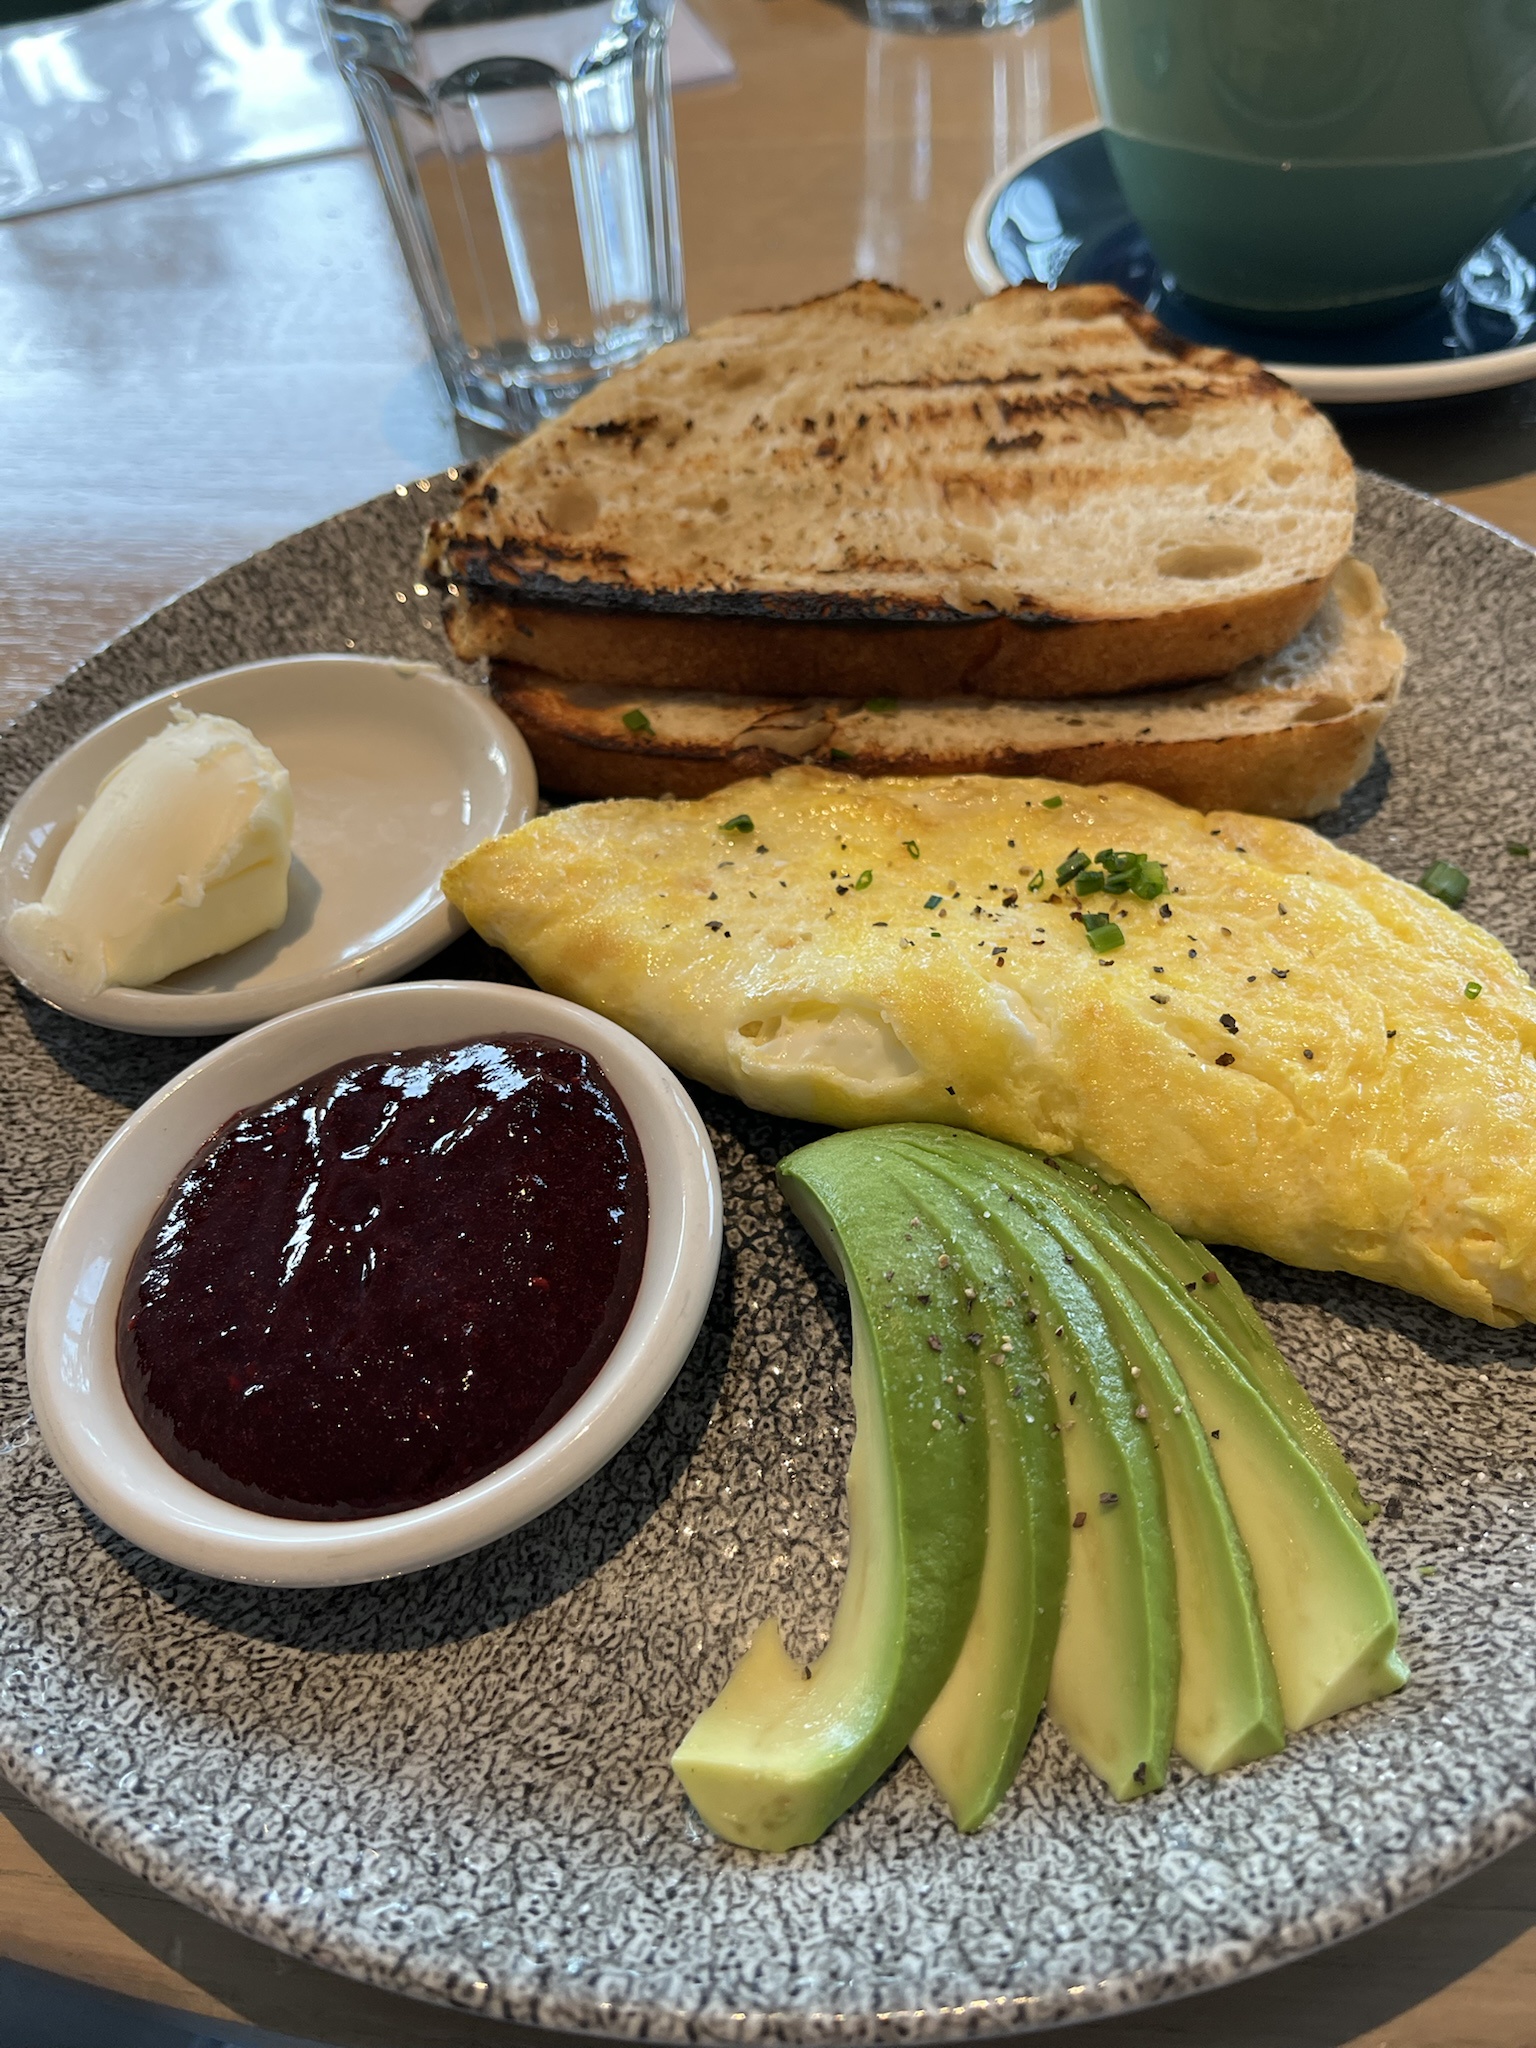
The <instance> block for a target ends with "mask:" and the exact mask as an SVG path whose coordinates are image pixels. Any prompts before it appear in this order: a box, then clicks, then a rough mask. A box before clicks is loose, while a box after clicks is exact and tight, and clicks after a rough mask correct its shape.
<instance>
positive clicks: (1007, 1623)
mask: <svg viewBox="0 0 1536 2048" xmlns="http://www.w3.org/2000/svg"><path fill="white" fill-rule="evenodd" d="M903 1149H904V1150H907V1148H903ZM908 1156H909V1157H911V1159H912V1163H913V1164H914V1166H920V1167H921V1168H922V1169H924V1175H925V1178H924V1185H923V1193H922V1197H921V1200H922V1206H923V1209H924V1212H925V1213H926V1214H927V1215H928V1216H929V1217H930V1218H931V1219H932V1220H933V1222H934V1224H935V1226H936V1228H937V1229H938V1230H939V1231H940V1232H941V1233H942V1234H943V1235H944V1236H945V1237H946V1239H947V1241H948V1243H949V1244H950V1246H951V1248H952V1250H951V1257H952V1258H953V1259H954V1260H955V1261H956V1263H957V1264H958V1265H959V1267H960V1270H961V1272H962V1275H963V1278H964V1283H965V1285H966V1286H968V1287H970V1288H971V1289H972V1290H973V1291H974V1294H975V1301H974V1303H973V1305H972V1308H973V1313H972V1318H971V1328H970V1330H969V1331H968V1332H967V1337H968V1340H969V1341H970V1342H971V1344H972V1355H973V1361H974V1366H973V1369H974V1374H975V1380H974V1385H975V1387H976V1389H977V1391H978V1392H979V1394H980V1396H981V1399H982V1401H983V1402H984V1404H985V1414H986V1425H987V1457H988V1475H987V1551H986V1560H985V1562H984V1564H983V1566H982V1573H981V1585H980V1589H979V1591H978V1593H977V1596H976V1609H975V1612H974V1613H973V1615H972V1616H971V1625H970V1628H969V1629H968V1630H967V1632H966V1637H965V1641H964V1643H963V1644H962V1645H961V1647H960V1654H959V1656H958V1657H957V1658H956V1659H955V1665H954V1669H953V1670H952V1671H951V1672H950V1675H949V1679H948V1681H947V1683H946V1684H945V1686H944V1690H943V1691H942V1692H941V1693H940V1694H939V1696H938V1698H937V1699H936V1700H935V1701H934V1703H933V1705H932V1706H931V1707H930V1708H929V1709H928V1712H927V1714H926V1715H925V1716H924V1717H923V1720H922V1722H921V1723H920V1724H919V1726H918V1728H917V1731H916V1733H915V1734H914V1735H913V1737H912V1745H911V1746H912V1753H913V1755H914V1756H915V1757H916V1758H917V1760H918V1762H919V1763H920V1764H921V1765H922V1767H923V1769H924V1770H925V1771H926V1772H927V1773H928V1776H929V1777H930V1778H931V1779H932V1780H933V1782H934V1784H935V1786H937V1788H938V1790H939V1792H940V1794H941V1795H942V1796H943V1798H944V1800H945V1801H946V1803H947V1804H948V1806H949V1810H950V1812H951V1814H952V1815H953V1816H954V1820H955V1824H956V1826H957V1827H959V1828H960V1829H961V1830H962V1831H963V1832H965V1833H970V1832H971V1831H972V1830H974V1829H976V1828H979V1827H980V1826H981V1824H982V1822H983V1821H984V1820H985V1819H986V1818H987V1816H988V1815H989V1814H990V1813H991V1812H992V1810H993V1808H994V1807H995V1806H996V1805H997V1803H998V1801H999V1800H1000V1799H1001V1798H1002V1797H1003V1795H1004V1794H1005V1793H1006V1792H1007V1790H1008V1788H1009V1786H1010V1785H1011V1784H1012V1783H1013V1781H1014V1778H1015V1777H1016V1776H1017V1774H1018V1768H1019V1762H1020V1759H1021V1758H1022V1757H1023V1754H1024V1751H1025V1749H1026V1748H1027V1747H1028V1745H1029V1739H1030V1737H1031V1735H1032V1734H1033V1733H1034V1729H1035V1723H1036V1722H1037V1721H1038V1720H1039V1718H1040V1709H1041V1708H1042V1706H1043V1705H1044V1704H1045V1693H1046V1687H1047V1685H1048V1684H1049V1682H1050V1676H1051V1664H1052V1660H1053V1659H1054V1657H1055V1653H1056V1638H1057V1634H1058V1631H1059V1629H1060V1625H1061V1604H1062V1595H1063V1593H1064V1591H1065V1588H1066V1579H1067V1524H1068V1517H1067V1490H1066V1480H1065V1477H1064V1474H1063V1467H1062V1456H1061V1435H1060V1430H1059V1428H1058V1425H1057V1420H1056V1398H1055V1395H1054V1393H1053V1392H1052V1389H1051V1380H1050V1374H1049V1372H1048V1371H1047V1369H1046V1365H1045V1361H1044V1358H1043V1356H1042V1354H1041V1351H1040V1347H1039V1345H1038V1343H1037V1342H1036V1341H1035V1337H1034V1330H1033V1327H1032V1326H1031V1324H1030V1323H1029V1321H1028V1320H1027V1318H1026V1316H1025V1314H1024V1313H1023V1311H1022V1310H1021V1309H1019V1307H1018V1306H1017V1300H1016V1295H1015V1290H1014V1286H1013V1276H1012V1274H1011V1272H1010V1270H1009V1268H1008V1267H1007V1266H1006V1265H1005V1264H1004V1262H1003V1260H1002V1258H1001V1257H1000V1255H999V1252H998V1248H997V1244H996V1241H995V1239H994V1238H993V1235H992V1230H991V1225H990V1222H989V1221H988V1220H987V1218H986V1217H984V1216H983V1214H982V1213H981V1212H982V1204H981V1202H980V1201H979V1200H978V1199H976V1195H975V1190H974V1188H972V1187H971V1186H968V1185H967V1184H966V1183H965V1182H964V1180H963V1179H962V1178H960V1177H958V1176H956V1177H954V1178H951V1176H950V1175H949V1174H948V1173H947V1171H945V1168H946V1167H947V1162H945V1161H933V1160H929V1159H928V1158H926V1157H925V1156H924V1154H923V1149H922V1147H921V1146H913V1147H912V1148H910V1151H909V1154H908ZM935 1168H937V1169H938V1170H934V1169H935ZM977 1340H979V1342H978V1341H977ZM966 1381H967V1384H968V1386H969V1385H970V1384H971V1383H972V1382H971V1374H970V1373H969V1372H968V1373H967V1374H966Z"/></svg>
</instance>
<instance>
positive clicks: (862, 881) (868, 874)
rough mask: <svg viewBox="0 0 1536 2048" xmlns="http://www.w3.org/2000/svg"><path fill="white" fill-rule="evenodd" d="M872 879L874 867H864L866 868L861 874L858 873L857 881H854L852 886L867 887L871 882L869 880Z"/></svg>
mask: <svg viewBox="0 0 1536 2048" xmlns="http://www.w3.org/2000/svg"><path fill="white" fill-rule="evenodd" d="M874 879H875V871H874V869H873V868H866V869H865V870H864V872H863V874H862V875H860V877H859V879H858V880H857V881H856V882H855V883H854V885H853V886H854V887H855V889H867V888H868V887H869V885H870V883H871V882H872V881H873V880H874Z"/></svg>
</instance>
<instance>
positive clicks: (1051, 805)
mask: <svg viewBox="0 0 1536 2048" xmlns="http://www.w3.org/2000/svg"><path fill="white" fill-rule="evenodd" d="M1061 805H1062V799H1061V798H1060V797H1059V796H1048V797H1047V798H1046V799H1045V801H1044V803H1042V804H1041V806H1040V808H1041V810H1042V811H1059V810H1060V809H1061Z"/></svg>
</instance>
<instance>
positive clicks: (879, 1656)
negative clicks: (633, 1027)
mask: <svg viewBox="0 0 1536 2048" xmlns="http://www.w3.org/2000/svg"><path fill="white" fill-rule="evenodd" d="M779 1178H780V1183H781V1186H782V1187H783V1190H784V1192H785V1195H786V1197H787V1199H788V1200H789V1202H790V1204H791V1206H792V1207H793V1209H794V1210H795V1212H796V1213H797V1214H798V1215H799V1216H800V1218H801V1220H802V1221H803V1222H804V1223H805V1225H806V1226H807V1228H808V1230H809V1231H810V1233H811V1235H812V1237H813V1238H814V1239H815V1241H816V1242H817V1244H818V1245H819V1246H820V1247H821V1249H822V1251H823V1252H824V1253H825V1255H826V1256H827V1258H828V1260H829V1262H830V1263H831V1264H832V1265H833V1266H834V1267H836V1268H838V1269H839V1270H840V1271H841V1273H842V1276H843V1279H844V1281H845V1283H846V1285H847V1287H848V1292H849V1300H850V1309H851V1315H852V1325H853V1371H852V1382H853V1398H854V1411H855V1417H856V1425H857V1426H856V1434H855V1439H854V1447H853V1453H852V1458H851V1461H850V1465H849V1473H848V1510H849V1558H848V1575H847V1579H846V1582H845V1585H844V1589H843V1595H842V1599H841V1602H840V1604H839V1607H838V1612H837V1616H836V1620H835V1622H834V1625H833V1628H832V1632H831V1636H830V1638H829V1640H828V1643H827V1647H826V1649H825V1650H824V1651H823V1653H822V1655H821V1657H820V1659H819V1660H818V1662H817V1663H816V1665H815V1666H814V1668H813V1669H812V1670H811V1671H810V1672H809V1673H807V1672H805V1671H804V1670H803V1669H802V1668H801V1666H800V1665H799V1664H797V1663H796V1662H794V1661H793V1660H792V1659H791V1658H790V1657H789V1655H788V1654H787V1653H786V1651H785V1649H784V1647H783V1645H782V1643H781V1641H780V1637H779V1630H778V1625H777V1623H776V1622H771V1621H770V1622H767V1623H765V1624H763V1625H762V1626H761V1627H760V1628H759V1629H758V1631H757V1633H756V1635H755V1636H754V1638H753V1640H752V1643H751V1646H750V1648H749V1649H748V1650H747V1652H746V1654H745V1655H744V1656H743V1657H742V1659H741V1660H740V1662H739V1663H738V1665H737V1666H736V1669H735V1670H734V1671H733V1673H732V1674H731V1676H730V1678H729V1679H728V1681H727V1683H726V1685H725V1687H724V1688H723V1690H722V1691H721V1693H720V1694H719V1696H718V1698H717V1699H716V1700H715V1701H714V1703H713V1704H712V1705H711V1706H709V1707H707V1708H706V1709H705V1710H704V1712H703V1713H702V1714H701V1715H700V1716H699V1718H698V1720H697V1721H696V1722H695V1723H694V1725H693V1727H692V1728H691V1729H690V1731H689V1732H688V1734H687V1736H686V1737H685V1738H684V1740H683V1742H682V1744H681V1745H680V1747H679V1748H678V1750H677V1753H676V1755H675V1756H674V1758H673V1767H674V1769H675V1770H676V1772H677V1775H678V1777H679V1778H680V1779H681V1781H682V1783H683V1785H684V1787H685V1788H686V1790H687V1792H688V1793H689V1795H690V1797H691V1798H692V1800H693V1802H694V1804H695V1806H696V1807H697V1808H698V1811H699V1813H700V1815H701V1816H702V1818H703V1819H704V1820H705V1821H706V1822H707V1823H708V1825H709V1826H710V1827H711V1828H713V1829H714V1831H715V1832H716V1833H717V1834H720V1835H723V1836H725V1837H726V1839H728V1840H730V1841H733V1842H737V1843H740V1844H742V1845H744V1846H746V1847H750V1848H758V1849H786V1848H790V1847H794V1846H796V1845H798V1844H801V1843H805V1842H810V1841H814V1840H815V1839H816V1838H817V1837H818V1836H819V1835H820V1834H821V1833H822V1832H823V1831H824V1830H825V1829H826V1828H827V1827H828V1826H830V1824H831V1823H832V1821H833V1820H835V1819H836V1817H837V1816H838V1814H840V1813H841V1812H843V1811H844V1810H845V1809H846V1808H847V1807H848V1806H850V1805H851V1804H852V1803H853V1802H854V1801H855V1800H856V1799H858V1798H859V1797H860V1796H861V1795H862V1794H863V1793H864V1792H865V1791H867V1790H868V1789H869V1787H870V1786H871V1785H873V1784H874V1783H875V1781H876V1780H877V1779H878V1778H879V1776H880V1775H881V1773H882V1772H883V1771H884V1770H885V1769H886V1768H887V1767H888V1766H889V1765H890V1764H891V1763H892V1762H893V1761H894V1760H895V1759H896V1757H897V1756H898V1755H899V1754H900V1752H901V1750H902V1749H903V1748H904V1747H906V1746H907V1745H909V1744H910V1746H911V1748H912V1749H913V1751H914V1753H915V1754H916V1756H917V1758H918V1760H919V1762H920V1763H921V1764H922V1766H923V1767H924V1769H925V1770H926V1771H927V1773H928V1775H929V1777H930V1778H931V1779H932V1781H933V1783H934V1784H935V1786H936V1787H937V1789H938V1790H939V1792H940V1793H941V1794H942V1796H943V1797H944V1799H945V1800H946V1802H947V1803H948V1805H949V1807H950V1810H951V1812H952V1813H953V1815H954V1818H955V1820H956V1823H957V1824H958V1825H959V1826H960V1827H961V1828H962V1829H966V1830H969V1829H972V1828H976V1827H979V1826H980V1825H981V1824H982V1822H983V1821H984V1820H985V1819H986V1818H987V1816H988V1814H990V1813H991V1812H992V1811H993V1809H994V1808H995V1807H996V1805H997V1803H998V1801H999V1800H1000V1799H1001V1798H1002V1797H1003V1796H1004V1794H1005V1793H1006V1792H1007V1790H1008V1788H1009V1786H1010V1784H1011V1783H1012V1780H1013V1778H1014V1775H1015V1773H1016V1771H1017V1769H1018V1765H1019V1762H1020V1760H1021V1758H1022V1755H1023V1752H1024V1750H1025V1748H1026V1747H1027V1745H1028V1742H1029V1738H1030V1735H1031V1733H1032V1731H1033V1729H1034V1726H1035V1723H1036V1720H1037V1718H1038V1716H1039V1713H1040V1709H1041V1705H1042V1701H1044V1702H1045V1703H1046V1705H1047V1709H1048V1711H1049V1713H1050V1715H1051V1717H1052V1719H1053V1720H1055V1721H1056V1723H1057V1725H1058V1726H1059V1727H1060V1728H1061V1729H1062V1731H1063V1733H1064V1734H1065V1735H1066V1736H1067V1738H1068V1740H1069V1741H1070V1742H1071V1744H1072V1746H1073V1747H1074V1748H1075V1749H1076V1750H1077V1752H1078V1754H1079V1755H1080V1756H1081V1757H1082V1758H1083V1760H1084V1761H1085V1762H1086V1763H1087V1764H1088V1765H1089V1767H1090V1768H1091V1769H1092V1770H1093V1771H1094V1772H1096V1773H1097V1775H1098V1776H1099V1777H1101V1778H1102V1779H1103V1780H1104V1782H1105V1783H1106V1785H1107V1786H1108V1787H1109V1789H1110V1790H1111V1791H1112V1792H1113V1793H1114V1794H1115V1795H1116V1796H1117V1797H1119V1798H1122V1799H1129V1798H1135V1797H1138V1796H1140V1795H1141V1794H1143V1793H1145V1792H1150V1791H1154V1790H1156V1789H1157V1788H1158V1787H1159V1786H1160V1785H1161V1784H1162V1783H1163V1782H1164V1780H1165V1776H1166V1771H1167V1765H1168V1758H1169V1755H1170V1751H1171V1749H1172V1748H1174V1747H1177V1749H1178V1750H1179V1752H1180V1753H1181V1754H1182V1755H1184V1756H1185V1757H1187V1758H1188V1759H1189V1760H1190V1761H1191V1762H1192V1763H1194V1764H1195V1765H1196V1766H1197V1768H1199V1769H1201V1770H1203V1771H1207V1772H1211V1771H1217V1770H1224V1769H1227V1768H1229V1767H1231V1766H1233V1765H1236V1764H1240V1763H1245V1762H1249V1761H1252V1760H1254V1759H1256V1758H1259V1757H1262V1756H1266V1755H1269V1754H1272V1753H1273V1752H1274V1751H1275V1750H1277V1749H1279V1748H1280V1747H1281V1746H1282V1745H1283V1743H1284V1739H1285V1732H1286V1730H1287V1729H1288V1728H1289V1729H1299V1728H1304V1727H1307V1726H1309V1725H1311V1723H1313V1722H1314V1721H1317V1720H1321V1719H1323V1718H1324V1717H1326V1716H1327V1715H1330V1714H1335V1713H1338V1712H1340V1711H1342V1710H1343V1709H1344V1708H1346V1707H1350V1706H1355V1705H1359V1704H1361V1703H1363V1702H1365V1701H1367V1700H1372V1699H1377V1698H1380V1697H1382V1696H1383V1695H1384V1694H1386V1693H1388V1692H1392V1691H1395V1690H1396V1689H1397V1688H1398V1687H1399V1686H1400V1685H1402V1684H1403V1683H1404V1681H1405V1679H1406V1677H1407V1671H1406V1667H1405V1666H1404V1664H1403V1662H1402V1660H1401V1658H1400V1656H1399V1655H1398V1653H1397V1612H1396V1608H1395V1605H1394V1603H1393V1599H1392V1594H1391V1590H1390V1588H1389V1587H1388V1585H1387V1583H1386V1580H1385V1578H1384V1577H1383V1576H1382V1573H1381V1570H1380V1567H1379V1566H1378V1565H1377V1563H1376V1561H1375V1558H1374V1557H1373V1556H1372V1554H1371V1551H1370V1549H1369V1547H1368V1545H1367V1544H1366V1542H1365V1540H1364V1537H1363V1535H1362V1533H1361V1529H1360V1526H1359V1525H1360V1523H1361V1522H1363V1521H1365V1520H1367V1519H1368V1518H1369V1515H1370V1513H1371V1512H1372V1511H1371V1510H1370V1509H1368V1508H1367V1506H1366V1504H1365V1502H1364V1501H1363V1499H1362V1497H1361V1494H1360V1490H1359V1487H1358V1485H1357V1483H1356V1481H1355V1478H1354V1475H1353V1473H1351V1471H1350V1469H1349V1467H1348V1465H1347V1464H1346V1463H1345V1461H1344V1459H1343V1457H1342V1455H1341V1453H1340V1452H1339V1450H1338V1447H1337V1446H1336V1445H1335V1444H1334V1442H1333V1440H1332V1438H1331V1437H1330V1436H1329V1434H1328V1432H1327V1429H1326V1427H1325V1426H1324V1424H1323V1422H1322V1420H1321V1418H1320V1417H1319V1416H1318V1414H1317V1411H1316V1409H1315V1408H1313V1406H1312V1404H1311V1402H1310V1401H1309V1400H1308V1399H1307V1396H1306V1394H1305V1393H1304V1392H1303V1391H1302V1389H1301V1387H1300V1386H1299V1385H1298V1384H1297V1382H1296V1381H1295V1379H1294V1378H1293V1377H1292V1375H1291V1373H1290V1371H1289V1368H1288V1367H1287V1366H1286V1364H1285V1362H1284V1360H1283V1358H1282V1357H1281V1355H1280V1353H1279V1351H1278V1349H1277V1347H1276V1346H1275V1344H1274V1341H1273V1339H1272V1338H1271V1337H1270V1335H1269V1333H1268V1331H1267V1329H1266V1328H1265V1327H1264V1325H1263V1323H1262V1321H1261V1320H1260V1318H1259V1317H1258V1315H1257V1313H1256V1311H1255V1310H1254V1309H1253V1308H1252V1306H1251V1304H1249V1303H1248V1301H1247V1300H1246V1298H1245V1297H1244V1296H1243V1294H1242V1291H1241V1289H1240V1288H1239V1287H1238V1286H1237V1283H1236V1282H1235V1281H1234V1280H1233V1279H1232V1277H1231V1275H1230V1274H1228V1273H1227V1272H1226V1271H1225V1270H1224V1269H1223V1268H1221V1267H1219V1266H1218V1265H1217V1263H1216V1262H1215V1261H1214V1260H1213V1259H1212V1258H1211V1256H1210V1254H1209V1252H1208V1251H1206V1249H1205V1248H1204V1247H1203V1246H1201V1245H1196V1244H1193V1243H1191V1242H1190V1241H1188V1240H1186V1239H1184V1238H1181V1237H1179V1236H1178V1234H1177V1233H1176V1232H1174V1231H1173V1230H1171V1229H1170V1228H1169V1227H1168V1226H1167V1225H1166V1224H1163V1223H1162V1222H1161V1221H1160V1220H1159V1219H1158V1218H1157V1217H1155V1216H1153V1214H1152V1212H1151V1211H1150V1210H1149V1209H1147V1208H1146V1206H1145V1204H1144V1203H1142V1202H1141V1201H1140V1200H1139V1198H1138V1197H1137V1196H1135V1195H1134V1194H1132V1193H1131V1192H1130V1191H1129V1190H1126V1189H1120V1188H1112V1187H1109V1186H1107V1185H1106V1184H1105V1183H1103V1182H1101V1181H1100V1180H1099V1179H1098V1178H1097V1177H1096V1176H1095V1175H1093V1174H1091V1173H1089V1172H1087V1170H1086V1169H1084V1168H1081V1167H1076V1166H1072V1165H1070V1164H1063V1163H1061V1162H1058V1161H1055V1160H1046V1159H1044V1158H1042V1157H1041V1156H1040V1155H1039V1154H1037V1153H1029V1152H1024V1151H1021V1150H1019V1149H1018V1148H1016V1147H1013V1146H1009V1145H1003V1144H1000V1143H998V1142H996V1141H995V1140H992V1139H988V1138H981V1137H978V1136H976V1135H975V1134H974V1133H971V1132H967V1131H959V1130H953V1129H949V1128H947V1127H944V1126H937V1125H928V1124H902V1125H890V1126H886V1127H884V1128H876V1129H870V1130H861V1131H848V1132H842V1133H839V1134H837V1135H835V1136H833V1137H830V1138H825V1139H821V1140H819V1141H818V1142H817V1143H815V1144H813V1145H809V1146H806V1147H805V1148H803V1149H802V1150H801V1151H799V1152H796V1153H794V1154H792V1155H791V1156H790V1157H789V1158H788V1159H786V1160H785V1161H784V1162H783V1163H782V1165H781V1166H780V1168H779Z"/></svg>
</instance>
